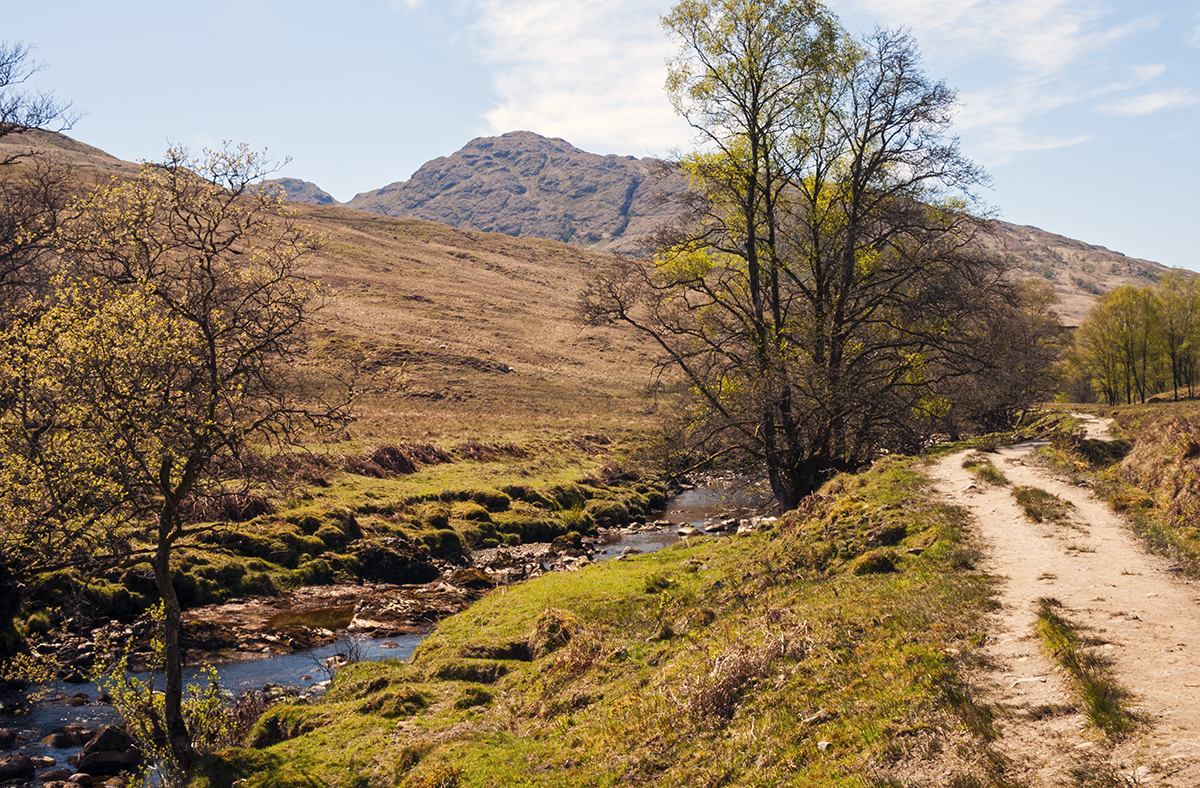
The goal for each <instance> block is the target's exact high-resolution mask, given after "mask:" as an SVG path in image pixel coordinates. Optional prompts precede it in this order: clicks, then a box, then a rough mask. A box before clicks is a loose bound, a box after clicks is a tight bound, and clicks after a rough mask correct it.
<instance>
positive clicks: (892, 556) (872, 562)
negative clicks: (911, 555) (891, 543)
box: [850, 549, 899, 575]
mask: <svg viewBox="0 0 1200 788" xmlns="http://www.w3.org/2000/svg"><path fill="white" fill-rule="evenodd" d="M898 561H899V556H897V555H896V551H895V550H888V549H879V550H871V551H869V552H866V553H863V554H862V555H860V556H858V557H857V558H855V559H854V560H853V561H851V562H850V571H851V573H853V574H856V575H881V574H887V573H888V572H895V571H896V566H897V563H898Z"/></svg>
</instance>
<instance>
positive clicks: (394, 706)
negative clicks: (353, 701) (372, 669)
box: [358, 687, 429, 719]
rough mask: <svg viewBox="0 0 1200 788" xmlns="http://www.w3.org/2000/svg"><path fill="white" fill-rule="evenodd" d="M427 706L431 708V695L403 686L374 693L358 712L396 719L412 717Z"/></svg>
mask: <svg viewBox="0 0 1200 788" xmlns="http://www.w3.org/2000/svg"><path fill="white" fill-rule="evenodd" d="M427 708H429V696H427V695H426V694H425V693H423V692H421V691H419V690H416V689H413V688H412V687H403V688H400V689H396V690H391V691H388V692H380V693H378V694H375V695H373V696H372V697H370V698H368V699H367V700H366V701H365V702H363V703H362V704H361V705H360V706H359V707H358V712H359V713H360V714H378V715H379V716H380V717H383V718H385V719H395V718H397V717H411V716H412V715H414V714H416V713H417V712H419V711H421V710H422V709H427Z"/></svg>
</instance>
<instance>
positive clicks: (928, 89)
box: [584, 0, 1024, 508]
mask: <svg viewBox="0 0 1200 788" xmlns="http://www.w3.org/2000/svg"><path fill="white" fill-rule="evenodd" d="M662 21H663V26H664V27H665V28H666V30H667V33H668V35H669V36H670V37H671V38H672V40H673V41H675V42H676V43H677V44H678V45H679V54H678V56H677V57H676V58H675V59H674V60H672V61H671V62H670V64H669V72H668V78H667V91H668V93H669V95H670V97H671V100H672V103H673V104H674V106H675V108H676V110H677V112H678V113H679V114H680V115H682V116H683V117H684V118H685V119H687V121H688V122H689V123H690V124H691V125H692V126H693V128H695V129H696V131H697V135H698V141H699V142H700V144H701V147H700V149H699V150H698V151H697V152H695V153H692V154H690V155H688V156H685V157H684V158H683V159H682V160H681V162H680V166H681V167H682V168H683V170H684V171H685V172H686V173H687V175H688V176H689V178H690V182H691V185H692V189H691V191H689V192H688V193H686V194H685V195H683V197H682V201H683V204H684V208H685V211H684V215H683V218H682V219H681V221H680V222H678V223H677V224H675V225H673V226H669V227H665V228H663V229H662V230H661V231H660V232H659V233H658V235H657V236H656V238H655V239H654V240H655V248H656V250H657V252H656V254H655V256H654V258H653V260H651V261H649V262H648V263H647V262H644V261H638V260H626V261H624V262H623V263H622V264H620V265H618V266H615V267H614V268H613V270H611V271H609V272H607V273H606V274H604V275H602V276H600V277H598V278H597V280H596V281H595V282H594V283H593V284H592V286H591V287H590V288H589V291H588V292H587V294H586V295H585V302H584V309H585V312H586V314H587V315H588V316H589V317H590V318H591V319H593V320H597V321H607V320H620V321H624V322H626V323H629V324H631V325H633V326H634V327H636V328H638V329H640V330H641V331H644V332H646V333H647V334H649V335H650V336H651V337H652V338H653V339H654V340H655V341H657V343H658V344H659V346H660V348H661V349H662V351H663V357H664V363H665V364H666V365H667V366H668V367H670V368H673V369H675V370H677V371H679V372H681V373H682V374H683V376H684V378H685V379H686V381H687V382H688V384H689V386H690V388H691V391H692V394H693V395H694V402H695V406H694V410H693V412H692V425H693V428H694V429H693V433H694V434H695V435H697V436H700V437H701V438H703V439H704V440H705V441H706V442H707V443H708V444H709V445H710V446H716V445H722V444H723V445H725V446H736V447H737V448H739V449H741V450H742V451H744V452H745V453H747V454H748V455H749V456H750V457H752V458H754V459H756V460H759V461H762V462H763V463H764V464H765V466H766V469H767V472H768V475H769V477H770V481H771V486H772V489H773V491H774V493H775V495H776V497H777V499H778V500H779V502H780V503H781V504H782V505H783V506H784V507H786V508H790V507H791V506H792V505H794V504H795V503H796V501H797V500H798V499H799V498H800V497H802V496H803V495H805V494H807V493H809V492H811V491H812V490H813V489H815V488H816V487H817V486H818V485H819V484H820V483H821V482H822V481H823V480H824V479H826V478H828V477H829V476H830V475H832V474H833V473H836V472H838V471H842V470H848V469H852V468H855V467H857V466H859V465H861V464H862V463H864V462H866V461H868V460H869V459H870V458H871V457H873V456H875V454H876V453H878V452H879V451H881V450H902V449H909V448H912V447H914V446H919V445H920V444H921V442H922V441H923V440H925V439H926V438H928V436H929V435H931V434H933V433H935V432H939V431H943V430H945V428H946V427H945V420H946V418H947V417H949V416H950V415H951V413H952V412H953V411H954V410H955V406H954V403H953V402H952V401H950V400H949V399H948V397H949V396H950V395H951V394H952V393H953V392H954V391H955V386H956V385H958V384H959V383H960V382H961V381H962V380H963V379H964V378H967V377H969V376H979V375H981V374H985V373H986V372H987V371H989V370H994V369H996V367H997V359H996V358H995V357H994V355H989V356H988V357H985V356H984V354H983V353H982V352H981V348H982V346H983V344H984V343H981V341H980V340H981V339H982V338H984V337H990V336H991V329H992V327H993V326H994V325H995V317H996V316H997V315H998V314H1002V313H1003V314H1006V315H1010V316H1012V317H1013V318H1014V319H1016V318H1017V317H1018V316H1020V315H1022V314H1023V309H1024V307H1023V305H1022V301H1021V297H1020V294H1019V291H1018V288H1016V287H1015V286H1014V285H1013V284H1012V283H1011V282H1009V281H1008V279H1007V278H1006V266H1005V262H1004V260H1003V259H1002V258H1001V257H999V256H995V255H987V254H983V253H982V252H980V251H979V250H978V247H977V246H976V245H975V243H974V242H975V240H976V236H977V235H978V234H979V233H980V232H983V231H985V230H986V222H985V221H983V220H981V219H978V218H976V217H975V216H973V215H972V214H971V213H970V212H969V210H968V209H969V208H972V207H976V202H975V199H974V196H973V190H974V189H975V188H976V187H978V186H980V185H982V184H984V183H985V182H986V176H985V175H984V173H983V172H982V170H980V169H979V168H978V167H977V166H976V165H974V164H973V163H972V162H970V161H969V160H967V159H966V158H965V157H964V156H963V155H962V154H961V152H960V151H959V147H958V142H957V140H956V139H955V138H953V137H951V136H949V135H948V129H949V126H950V121H951V118H952V115H953V111H954V105H955V94H954V92H953V91H951V90H950V89H949V88H947V87H946V86H945V85H944V84H943V83H941V82H935V81H932V80H930V79H929V78H927V77H926V76H925V74H924V73H923V72H922V70H921V68H920V58H919V54H918V51H917V48H916V44H915V42H914V41H913V39H912V38H911V36H910V35H908V34H907V33H905V32H897V31H888V30H877V31H875V32H874V33H873V34H871V35H869V36H866V37H865V38H863V39H861V40H853V39H851V37H850V36H849V35H847V34H846V32H845V31H844V30H843V29H842V28H841V26H840V25H839V24H838V22H837V20H836V18H835V17H834V16H833V15H832V14H831V13H830V12H829V11H828V9H826V8H825V7H824V6H823V5H821V4H820V3H818V2H814V1H810V0H759V1H751V0H683V1H682V2H680V3H678V4H677V5H676V6H675V8H674V9H673V10H672V12H671V13H670V14H668V15H667V16H665V17H664V18H663V20H662ZM1013 338H1014V337H1009V339H1013ZM1006 341H1007V340H1006ZM986 344H987V345H988V347H989V351H990V352H991V353H994V352H996V351H997V350H998V347H997V346H998V345H1001V344H1005V343H1004V342H997V341H989V342H987V343H986Z"/></svg>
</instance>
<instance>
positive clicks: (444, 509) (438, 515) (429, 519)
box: [421, 503, 450, 530]
mask: <svg viewBox="0 0 1200 788" xmlns="http://www.w3.org/2000/svg"><path fill="white" fill-rule="evenodd" d="M421 525H422V526H424V527H425V528H432V529H434V530H443V529H446V528H449V527H450V507H448V506H445V505H444V504H440V503H431V504H428V505H426V507H425V509H424V511H423V512H422V513H421Z"/></svg>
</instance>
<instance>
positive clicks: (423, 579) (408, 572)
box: [347, 531, 458, 585]
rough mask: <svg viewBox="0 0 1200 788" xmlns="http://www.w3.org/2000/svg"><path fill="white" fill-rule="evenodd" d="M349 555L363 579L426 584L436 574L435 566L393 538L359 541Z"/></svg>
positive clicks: (407, 545)
mask: <svg viewBox="0 0 1200 788" xmlns="http://www.w3.org/2000/svg"><path fill="white" fill-rule="evenodd" d="M449 533H452V534H453V533H454V532H453V531H450V532H449ZM457 537H458V535H457V534H455V538H456V539H457ZM351 556H352V557H353V559H354V561H353V563H354V564H355V565H356V567H357V571H358V572H359V573H360V574H361V576H362V577H363V578H364V579H367V580H372V581H375V582H379V583H396V584H400V585H403V584H407V583H428V582H429V581H431V580H434V579H435V578H437V576H438V570H437V568H436V567H434V566H433V565H432V564H430V563H429V562H428V561H427V560H425V559H424V558H423V557H421V556H419V555H418V554H417V552H416V550H415V549H414V548H413V546H412V545H409V544H406V543H404V542H401V541H400V540H398V539H395V538H390V539H387V540H382V539H367V540H362V541H359V542H357V543H355V545H354V548H353V552H352V553H351ZM347 563H349V562H347Z"/></svg>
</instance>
